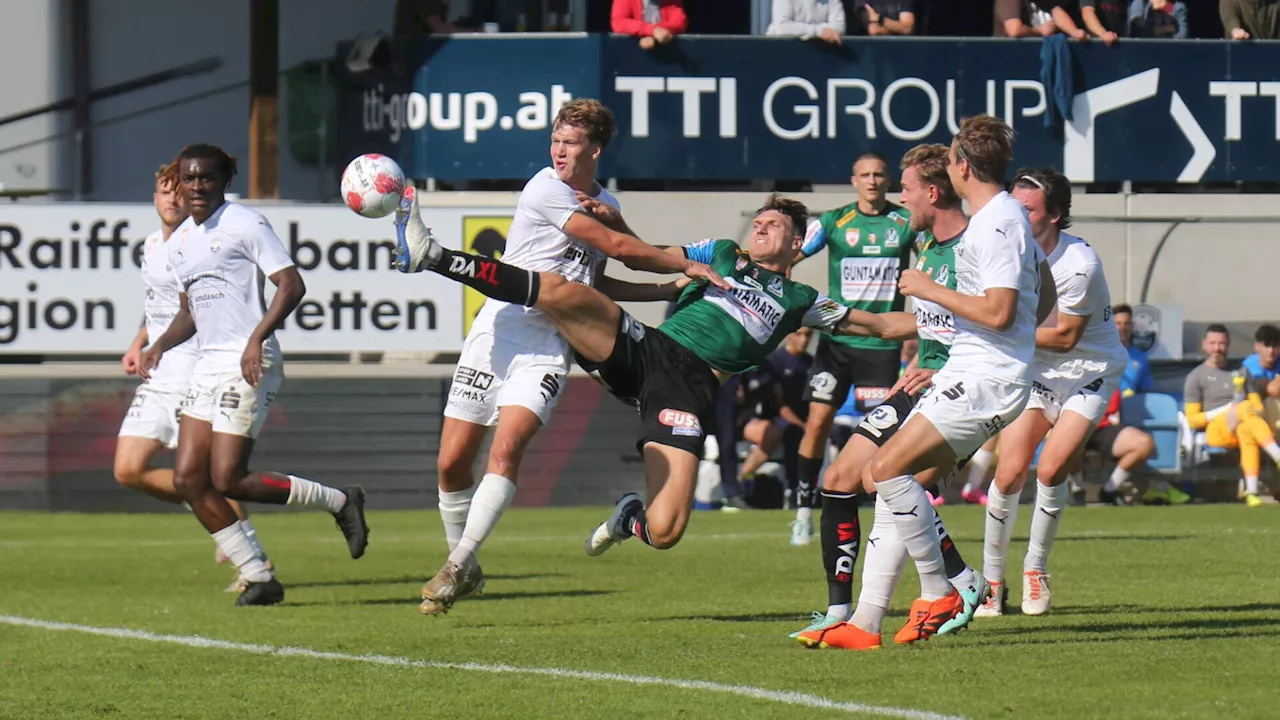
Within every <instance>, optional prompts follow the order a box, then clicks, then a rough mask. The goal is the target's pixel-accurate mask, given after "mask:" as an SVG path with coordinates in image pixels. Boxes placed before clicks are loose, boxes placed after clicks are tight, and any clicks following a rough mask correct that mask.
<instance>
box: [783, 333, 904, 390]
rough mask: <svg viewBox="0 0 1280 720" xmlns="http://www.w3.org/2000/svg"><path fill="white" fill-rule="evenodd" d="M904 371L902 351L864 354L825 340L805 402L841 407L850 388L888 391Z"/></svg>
mask: <svg viewBox="0 0 1280 720" xmlns="http://www.w3.org/2000/svg"><path fill="white" fill-rule="evenodd" d="M901 369H902V353H901V351H899V350H892V349H891V350H861V349H858V348H851V347H849V346H848V345H842V344H840V343H838V342H833V341H831V340H829V339H827V338H826V337H825V336H824V337H823V338H822V339H820V340H819V341H818V351H817V353H815V354H814V357H813V368H812V369H811V370H810V371H809V386H808V387H807V388H805V391H804V400H805V402H816V403H822V404H824V405H832V406H835V407H840V406H841V405H843V404H844V401H845V398H846V397H848V396H849V388H850V387H852V386H855V385H856V386H857V387H859V388H884V389H886V390H887V389H889V388H891V387H893V386H894V384H895V383H897V382H898V374H899V372H900V371H901Z"/></svg>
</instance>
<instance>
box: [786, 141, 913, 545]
mask: <svg viewBox="0 0 1280 720" xmlns="http://www.w3.org/2000/svg"><path fill="white" fill-rule="evenodd" d="M852 182H853V186H854V188H855V189H857V192H858V199H857V200H855V201H854V202H851V203H849V204H848V205H845V206H843V207H838V208H836V209H834V210H829V211H827V212H825V213H823V214H822V215H821V216H819V217H818V218H817V219H815V220H812V221H810V223H809V227H808V232H806V234H805V240H804V244H803V245H802V246H801V247H800V256H799V258H797V262H798V261H799V260H803V259H804V258H807V257H812V256H813V255H816V254H817V253H819V252H821V251H822V250H823V249H824V248H825V249H826V251H827V278H828V289H827V295H828V296H829V297H830V298H831V299H833V300H835V301H836V302H838V303H840V304H841V305H845V306H847V307H851V308H857V309H858V310H863V311H866V312H870V313H886V312H894V311H900V310H902V309H903V308H904V307H906V301H905V298H904V297H903V295H902V293H901V292H899V291H898V275H899V274H900V273H901V272H902V271H903V270H906V269H907V268H909V267H910V262H911V253H912V251H913V250H914V249H915V245H916V242H915V241H916V231H915V230H912V229H911V224H910V218H911V213H910V212H909V211H908V210H907V209H905V208H903V207H902V206H900V205H895V204H893V203H891V202H889V201H888V199H887V197H886V191H887V190H888V188H889V170H888V164H887V163H886V162H885V160H884V158H882V157H880V156H879V155H876V154H875V153H863V154H862V155H859V156H858V159H857V160H855V161H854V163H853V178H852ZM901 352H902V347H901V345H900V344H899V343H897V342H893V341H889V340H884V339H881V338H876V337H848V336H839V335H835V334H833V333H823V334H822V337H821V339H820V340H819V342H818V352H817V355H816V356H815V357H814V362H813V369H812V370H811V371H810V375H809V387H808V389H807V390H806V391H805V399H806V400H808V401H809V416H808V419H807V421H806V422H805V428H804V438H803V439H802V440H801V441H800V453H799V455H800V459H799V462H798V463H797V467H798V475H799V477H798V478H797V479H796V480H797V483H796V519H795V522H794V523H793V524H792V526H791V544H792V545H808V544H809V542H810V537H811V536H812V535H813V508H814V507H815V506H816V505H817V504H818V497H817V496H816V489H817V487H818V473H820V472H821V471H822V460H823V457H825V455H826V449H827V438H828V437H829V436H830V435H831V423H832V421H833V420H834V419H835V415H836V409H837V408H839V407H840V405H841V403H843V402H844V400H845V398H846V397H847V396H848V395H849V388H850V387H851V386H852V387H856V388H857V392H860V393H861V392H867V391H871V392H873V393H874V392H876V391H879V393H881V397H883V395H884V394H887V393H886V391H887V390H888V389H889V388H890V387H892V386H893V385H894V383H896V382H897V380H898V372H899V369H900V361H901ZM863 408H864V409H865V408H866V405H863ZM851 502H854V501H853V500H852V499H851V498H850V497H848V496H847V495H845V494H843V493H841V494H838V495H831V494H829V493H827V492H823V493H822V497H821V504H822V507H823V510H824V511H825V510H826V508H827V507H828V506H830V505H833V504H841V503H844V504H848V503H851Z"/></svg>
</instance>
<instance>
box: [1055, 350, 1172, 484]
mask: <svg viewBox="0 0 1280 720" xmlns="http://www.w3.org/2000/svg"><path fill="white" fill-rule="evenodd" d="M1139 352H1141V351H1139ZM1130 367H1132V365H1130ZM1126 372H1127V371H1126ZM1148 379H1149V376H1148ZM1130 394H1132V393H1130ZM1084 447H1085V450H1092V451H1094V452H1098V453H1101V454H1102V456H1103V457H1105V458H1107V459H1108V460H1115V461H1116V466H1115V469H1113V470H1112V471H1111V476H1110V477H1108V478H1107V481H1106V482H1105V483H1103V485H1102V489H1101V490H1099V491H1098V500H1099V501H1100V502H1102V503H1103V504H1104V505H1127V504H1129V503H1128V500H1129V491H1130V490H1131V489H1132V488H1131V486H1130V485H1129V476H1130V475H1132V474H1133V473H1134V472H1135V471H1136V470H1137V469H1138V468H1140V467H1142V465H1143V463H1145V462H1146V461H1147V459H1148V458H1150V457H1151V454H1152V453H1154V452H1155V450H1156V441H1155V440H1153V439H1152V438H1151V435H1149V434H1147V433H1146V432H1143V431H1142V430H1140V429H1138V428H1136V427H1131V426H1129V425H1125V424H1124V423H1122V422H1120V390H1119V389H1117V390H1116V391H1115V392H1114V393H1112V394H1111V401H1110V402H1109V403H1107V412H1106V414H1105V415H1103V416H1102V421H1101V422H1099V423H1098V428H1097V429H1096V430H1094V431H1093V435H1091V436H1089V440H1088V441H1087V442H1086V443H1085V446H1084ZM1074 472H1078V470H1073V473H1074ZM1081 490H1083V486H1082V487H1081ZM1142 500H1143V502H1146V503H1148V504H1152V505H1181V504H1183V503H1185V502H1187V501H1189V500H1191V496H1190V495H1188V494H1186V493H1184V492H1182V491H1181V490H1179V489H1178V488H1175V487H1173V486H1172V485H1170V484H1169V481H1167V480H1165V479H1163V478H1160V479H1158V480H1153V481H1152V482H1151V487H1150V488H1148V489H1147V492H1146V493H1145V494H1143V496H1142Z"/></svg>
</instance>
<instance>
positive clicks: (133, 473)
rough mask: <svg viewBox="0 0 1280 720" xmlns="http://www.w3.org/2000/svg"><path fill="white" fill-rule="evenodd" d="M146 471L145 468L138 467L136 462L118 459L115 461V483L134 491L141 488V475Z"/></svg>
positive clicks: (142, 466)
mask: <svg viewBox="0 0 1280 720" xmlns="http://www.w3.org/2000/svg"><path fill="white" fill-rule="evenodd" d="M146 471H147V469H146V466H144V465H140V464H138V463H137V462H134V461H132V460H122V459H119V458H117V459H116V465H115V476H116V482H117V483H118V484H119V485H120V486H121V487H126V488H134V489H136V488H139V487H142V475H143V473H145V472H146Z"/></svg>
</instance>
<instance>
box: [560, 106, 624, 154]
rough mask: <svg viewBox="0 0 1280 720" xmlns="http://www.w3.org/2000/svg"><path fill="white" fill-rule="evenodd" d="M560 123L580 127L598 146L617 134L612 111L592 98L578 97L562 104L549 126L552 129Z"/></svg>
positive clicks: (611, 139) (616, 124)
mask: <svg viewBox="0 0 1280 720" xmlns="http://www.w3.org/2000/svg"><path fill="white" fill-rule="evenodd" d="M561 125H572V126H574V127H580V128H582V130H583V132H585V133H586V134H587V139H588V140H590V141H591V142H593V143H595V144H597V145H599V146H600V147H606V146H607V145H608V144H609V143H610V142H612V141H613V138H614V136H616V135H617V134H618V121H617V120H616V119H615V118H614V117H613V111H612V110H610V109H609V108H608V107H605V104H604V103H602V102H600V101H599V100H596V99H594V98H578V99H576V100H570V101H569V102H567V103H565V104H564V105H562V106H561V107H560V112H557V113H556V121H555V122H554V123H552V125H551V128H552V129H553V130H554V129H555V128H558V127H560V126H561Z"/></svg>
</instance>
